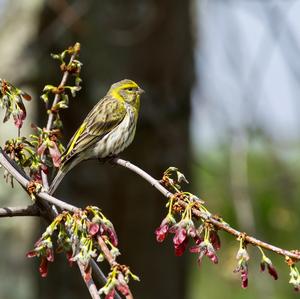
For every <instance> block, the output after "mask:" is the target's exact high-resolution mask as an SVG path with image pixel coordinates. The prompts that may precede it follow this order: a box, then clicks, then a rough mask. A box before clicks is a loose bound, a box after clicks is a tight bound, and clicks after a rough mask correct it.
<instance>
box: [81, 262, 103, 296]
mask: <svg viewBox="0 0 300 299" xmlns="http://www.w3.org/2000/svg"><path fill="white" fill-rule="evenodd" d="M77 265H78V267H79V270H80V273H81V276H82V278H83V281H84V282H85V284H86V286H87V288H88V290H89V292H90V295H91V297H92V298H93V299H100V295H99V294H98V290H97V287H96V285H95V283H94V280H93V278H92V276H91V275H89V274H87V273H85V271H84V266H83V265H82V264H81V263H80V262H78V263H77Z"/></svg>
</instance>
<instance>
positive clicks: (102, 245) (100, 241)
mask: <svg viewBox="0 0 300 299" xmlns="http://www.w3.org/2000/svg"><path fill="white" fill-rule="evenodd" d="M97 240H98V244H99V246H100V248H101V251H102V253H103V254H104V256H105V259H106V260H107V261H108V263H109V264H110V266H111V267H113V266H115V265H117V264H118V263H117V262H116V259H115V258H114V257H113V255H112V254H111V252H110V250H109V248H108V247H107V245H106V243H105V241H104V240H103V238H102V237H101V236H98V238H97ZM120 275H121V277H122V278H123V279H122V280H123V281H125V279H124V276H123V274H122V273H120ZM126 286H127V288H128V291H129V294H128V295H126V298H127V299H133V296H132V294H131V291H130V289H129V287H128V285H126Z"/></svg>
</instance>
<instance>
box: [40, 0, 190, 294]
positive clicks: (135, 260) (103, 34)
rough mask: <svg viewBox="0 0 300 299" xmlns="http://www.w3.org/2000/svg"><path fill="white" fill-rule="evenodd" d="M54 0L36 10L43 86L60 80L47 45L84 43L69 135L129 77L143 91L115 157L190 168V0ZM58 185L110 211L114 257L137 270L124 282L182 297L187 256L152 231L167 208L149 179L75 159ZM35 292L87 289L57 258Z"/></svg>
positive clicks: (66, 194)
mask: <svg viewBox="0 0 300 299" xmlns="http://www.w3.org/2000/svg"><path fill="white" fill-rule="evenodd" d="M51 3H52V4H51V6H50V5H48V6H45V9H44V12H43V14H42V16H41V26H40V32H41V33H40V37H39V40H38V44H39V45H43V46H45V48H44V50H43V53H44V54H43V55H44V56H43V59H42V60H40V63H41V68H40V71H41V73H40V74H39V83H38V84H39V88H40V89H41V88H42V85H43V84H45V82H47V83H51V82H53V80H55V81H54V82H58V79H57V76H58V73H59V72H58V71H56V73H55V72H54V73H53V71H52V70H53V65H54V64H55V62H52V61H50V58H49V59H48V58H47V55H48V54H49V52H54V51H56V50H61V49H63V48H64V47H66V46H67V45H69V44H71V43H74V42H75V41H79V42H81V43H82V55H81V61H82V62H83V63H84V71H83V79H84V83H83V91H82V92H81V93H80V95H79V97H78V99H76V100H74V101H72V103H71V109H69V110H68V111H67V112H66V113H65V114H64V122H65V134H66V136H67V138H69V137H70V136H71V135H72V134H73V132H74V130H75V129H76V127H78V126H79V124H80V123H81V121H82V120H83V118H84V117H85V115H86V113H87V112H88V111H89V110H90V109H91V107H92V106H93V105H94V104H95V103H96V102H97V101H98V100H99V98H100V97H102V96H103V95H104V94H105V93H106V91H107V90H108V88H109V86H110V84H111V83H113V82H116V81H118V80H120V79H124V78H130V79H133V80H135V81H137V82H138V83H139V84H140V86H142V88H143V89H145V90H146V94H145V95H144V96H143V98H142V103H141V114H140V119H139V123H138V128H137V134H136V138H135V141H134V143H133V144H132V145H131V147H130V148H128V149H127V150H126V151H125V152H124V153H122V154H121V157H123V158H125V159H129V160H131V161H132V162H133V163H136V164H137V165H139V166H141V167H142V168H143V169H145V170H146V171H148V172H149V173H151V174H152V175H154V176H156V177H157V178H160V177H161V175H162V172H163V171H164V170H165V169H166V168H167V167H168V166H171V165H176V166H178V167H179V168H180V169H182V170H183V171H184V172H187V171H188V167H187V162H188V157H189V131H188V127H189V107H190V92H191V86H192V83H193V71H194V70H193V55H192V50H193V48H192V38H191V17H190V14H189V9H190V7H189V5H190V3H189V1H172V0H165V1H159V0H156V1H155V0H153V1H150V0H149V1H77V4H78V3H79V5H77V4H76V2H74V6H73V7H71V8H70V7H69V6H68V5H70V4H67V3H65V2H64V1H52V2H51ZM80 3H81V6H80ZM75 4H76V5H77V6H76V5H75ZM78 7H80V8H78ZM58 14H59V15H60V17H58ZM51 30H52V31H51ZM42 64H43V65H42ZM46 69H47V70H48V71H47V72H46V71H45V70H46ZM53 74H54V75H55V76H54V75H53ZM53 78H56V79H53ZM57 194H58V195H60V196H63V198H64V199H66V200H68V201H70V202H74V203H75V204H77V205H80V206H82V207H84V206H85V205H88V204H93V205H97V206H100V207H101V208H102V209H103V212H104V213H105V215H106V216H107V217H109V218H110V219H111V220H112V222H113V223H114V225H115V228H116V231H117V233H118V236H119V239H120V250H121V253H122V256H120V257H119V261H120V262H121V263H125V264H128V265H130V267H131V269H132V271H133V272H134V273H136V274H137V275H139V276H140V278H141V282H140V283H135V282H133V283H131V284H130V285H131V287H132V290H133V293H134V294H135V297H136V298H143V299H148V298H149V299H150V298H151V299H153V298H174V299H176V298H178V299H179V298H180V299H182V298H184V296H185V279H186V278H185V267H184V263H183V258H176V257H174V254H173V249H172V244H171V241H170V240H168V241H167V242H165V244H157V243H156V241H155V236H154V230H155V228H156V227H157V226H158V225H159V224H160V222H161V220H162V219H163V217H164V215H165V212H166V211H165V208H164V206H165V199H164V198H163V197H162V196H161V195H160V194H159V193H158V192H157V191H156V190H155V189H153V188H152V187H151V186H149V185H148V184H147V183H146V182H144V181H143V180H142V179H141V178H139V177H137V176H136V175H134V174H132V173H130V172H129V171H128V170H126V169H122V168H120V167H117V166H112V165H101V164H99V163H98V162H97V161H96V160H95V161H89V162H85V163H82V164H81V165H79V166H78V167H76V168H75V169H74V171H72V173H70V174H69V175H68V176H67V177H66V178H65V180H64V181H63V183H62V185H61V187H60V188H59V190H58V192H57ZM75 200H76V201H75ZM63 264H66V262H63ZM73 272H74V273H73ZM41 295H42V297H43V298H54V297H55V298H57V299H58V298H68V297H72V298H83V296H85V298H87V296H88V293H87V290H86V289H85V286H84V284H83V282H80V277H79V273H78V271H74V270H72V269H71V270H70V269H68V268H67V267H65V268H64V267H62V266H61V265H57V264H54V265H53V266H52V265H51V268H50V273H49V277H48V278H47V279H46V280H43V282H42V284H41Z"/></svg>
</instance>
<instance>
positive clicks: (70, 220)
mask: <svg viewBox="0 0 300 299" xmlns="http://www.w3.org/2000/svg"><path fill="white" fill-rule="evenodd" d="M101 242H104V243H105V246H106V247H107V248H108V251H109V255H110V259H113V260H115V258H116V257H117V256H118V255H119V254H120V252H119V250H118V248H117V246H118V238H117V234H116V232H115V229H114V227H113V224H112V223H111V222H110V220H108V219H107V218H106V217H105V216H104V214H103V213H102V212H101V211H100V209H99V208H97V207H94V206H88V207H86V208H85V209H84V210H78V211H77V212H75V213H70V212H63V213H61V214H59V215H58V216H57V217H56V218H55V219H54V220H53V221H52V223H51V224H50V225H49V226H48V227H47V229H46V231H45V232H44V233H43V234H42V236H41V238H40V239H39V240H38V241H37V242H36V243H35V245H34V249H33V250H31V251H29V252H28V253H27V257H29V258H32V257H39V258H40V266H39V272H40V275H41V276H42V277H46V276H47V274H48V267H49V263H52V262H54V256H55V253H60V252H64V253H65V254H66V258H67V260H68V262H69V264H70V265H72V263H73V262H80V263H81V264H82V265H83V266H84V269H85V275H86V279H89V277H91V274H92V268H91V266H90V261H91V259H92V258H96V261H97V262H102V261H104V260H105V259H107V257H106V256H105V254H106V253H105V252H104V251H103V247H102V243H101ZM129 278H133V279H134V280H138V277H137V276H136V275H134V274H133V273H132V272H131V271H130V269H129V267H127V266H125V265H119V264H118V263H116V262H115V263H114V264H113V265H112V269H111V272H110V274H109V278H108V280H107V282H106V284H105V286H104V287H103V288H101V289H100V290H99V293H100V294H102V293H104V294H106V295H107V296H108V297H107V298H110V297H109V296H111V294H112V293H114V292H115V289H117V290H119V291H120V292H121V293H122V294H124V295H126V294H128V293H129V288H128V285H127V283H128V282H129ZM111 298H113V297H111Z"/></svg>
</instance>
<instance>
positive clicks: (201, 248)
mask: <svg viewBox="0 0 300 299" xmlns="http://www.w3.org/2000/svg"><path fill="white" fill-rule="evenodd" d="M190 252H192V253H199V257H198V264H199V266H200V265H201V262H202V259H203V257H204V256H207V257H208V258H209V259H210V260H211V261H212V262H213V263H214V264H217V263H218V257H217V255H216V251H215V249H214V247H213V245H212V244H211V243H210V242H209V241H208V240H204V241H202V242H201V243H200V244H199V245H196V246H193V247H191V248H190Z"/></svg>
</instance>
